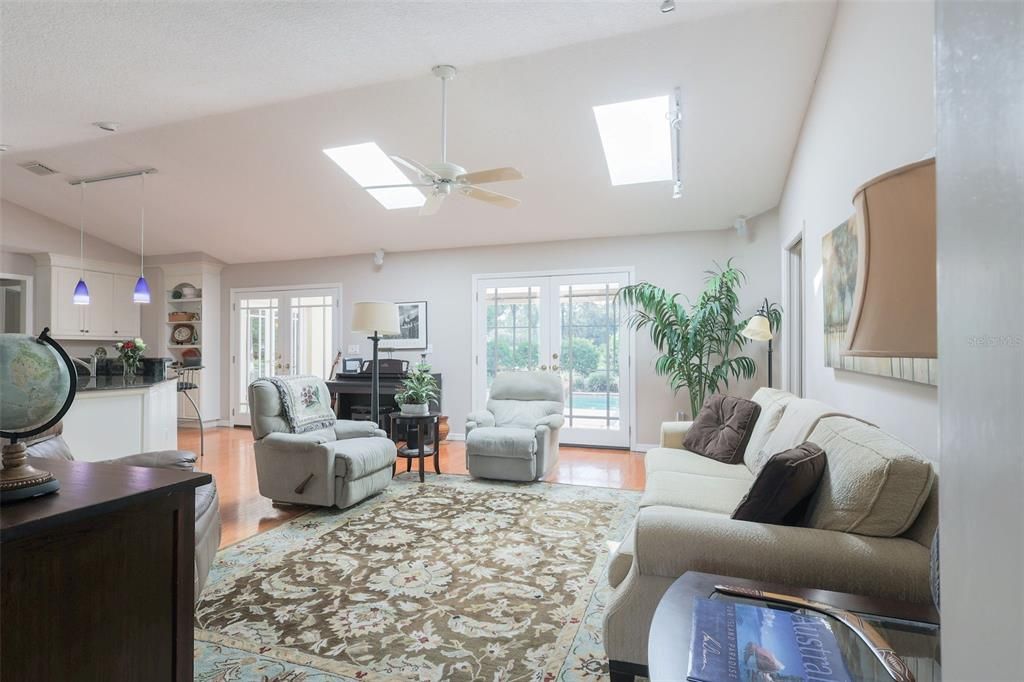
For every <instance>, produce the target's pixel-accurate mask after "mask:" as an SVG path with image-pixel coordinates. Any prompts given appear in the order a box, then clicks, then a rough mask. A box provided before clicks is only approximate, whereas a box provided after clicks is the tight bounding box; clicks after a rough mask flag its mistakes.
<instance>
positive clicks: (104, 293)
mask: <svg viewBox="0 0 1024 682" xmlns="http://www.w3.org/2000/svg"><path fill="white" fill-rule="evenodd" d="M35 259H36V265H37V267H36V283H37V285H36V286H37V299H36V303H35V312H36V319H37V323H36V326H38V327H40V328H42V327H49V328H50V333H51V335H52V336H53V337H54V338H56V339H103V340H115V339H123V338H128V337H136V336H139V335H140V332H141V330H142V317H141V310H140V306H139V305H138V304H136V303H132V292H133V291H134V289H135V281H136V279H137V275H135V274H134V273H135V272H137V269H136V268H135V267H134V266H131V265H122V264H120V263H101V262H98V261H86V262H85V268H84V272H83V269H82V268H81V266H80V265H79V261H78V259H77V258H72V257H69V256H63V255H58V254H36V255H35ZM83 274H84V278H85V283H86V286H88V287H89V304H88V305H75V304H74V303H73V302H72V295H73V293H74V291H75V285H76V284H78V280H79V277H82V276H83Z"/></svg>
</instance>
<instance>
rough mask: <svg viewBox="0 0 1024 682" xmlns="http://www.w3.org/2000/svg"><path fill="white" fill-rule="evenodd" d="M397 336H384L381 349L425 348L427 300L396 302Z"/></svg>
mask: <svg viewBox="0 0 1024 682" xmlns="http://www.w3.org/2000/svg"><path fill="white" fill-rule="evenodd" d="M395 305H397V306H398V327H399V329H400V330H401V331H400V332H399V334H398V336H385V337H384V339H383V340H382V341H381V348H382V350H426V349H427V302H426V301H405V302H398V303H396V304H395Z"/></svg>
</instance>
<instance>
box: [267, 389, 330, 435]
mask: <svg viewBox="0 0 1024 682" xmlns="http://www.w3.org/2000/svg"><path fill="white" fill-rule="evenodd" d="M267 380H268V381H270V383H272V384H273V385H274V387H275V388H276V389H277V393H278V395H279V396H281V405H282V407H283V408H284V418H285V420H287V422H288V426H289V427H290V428H291V430H292V433H306V432H308V431H317V430H319V429H329V428H331V427H333V426H334V421H335V419H337V417H335V416H334V411H333V410H332V409H331V396H330V394H329V393H328V392H327V389H326V387H325V385H324V382H323V379H321V378H320V377H314V376H280V377H267Z"/></svg>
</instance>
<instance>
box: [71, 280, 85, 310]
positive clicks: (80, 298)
mask: <svg viewBox="0 0 1024 682" xmlns="http://www.w3.org/2000/svg"><path fill="white" fill-rule="evenodd" d="M71 301H72V302H73V303H74V304H75V305H89V287H87V286H85V280H84V279H79V280H78V284H76V285H75V293H74V295H73V296H72V297H71Z"/></svg>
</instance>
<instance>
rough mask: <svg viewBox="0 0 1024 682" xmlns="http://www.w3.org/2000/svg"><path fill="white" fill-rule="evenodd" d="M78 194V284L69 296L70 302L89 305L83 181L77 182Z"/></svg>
mask: <svg viewBox="0 0 1024 682" xmlns="http://www.w3.org/2000/svg"><path fill="white" fill-rule="evenodd" d="M79 190H80V192H79V196H78V227H79V233H80V234H79V244H78V249H79V250H78V267H79V270H78V284H76V285H75V293H74V294H73V295H72V296H71V302H72V303H74V304H75V305H89V287H87V286H86V285H85V183H84V182H82V183H79Z"/></svg>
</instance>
